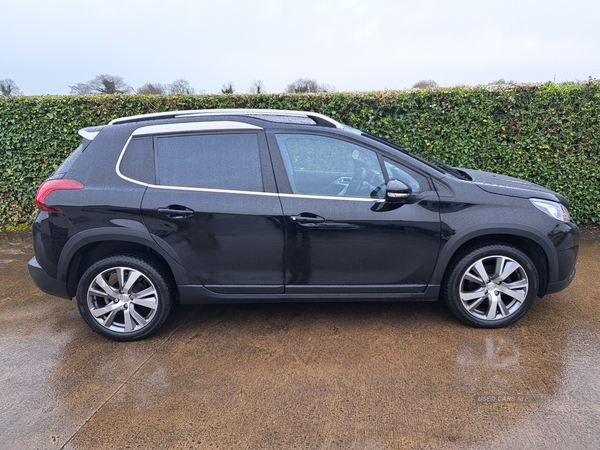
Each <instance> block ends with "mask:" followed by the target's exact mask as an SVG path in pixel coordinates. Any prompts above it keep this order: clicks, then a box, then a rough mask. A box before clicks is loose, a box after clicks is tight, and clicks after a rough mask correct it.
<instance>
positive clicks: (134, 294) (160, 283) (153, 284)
mask: <svg viewBox="0 0 600 450" xmlns="http://www.w3.org/2000/svg"><path fill="white" fill-rule="evenodd" d="M172 299H173V293H172V289H171V285H170V283H169V281H168V278H166V277H165V276H164V275H163V274H162V273H161V271H160V269H159V268H158V266H157V265H156V264H154V262H153V261H151V260H149V259H146V258H143V257H138V256H131V255H115V256H109V257H107V258H104V259H102V260H100V261H98V262H96V263H95V264H93V265H92V266H90V267H89V268H88V269H87V270H86V271H85V273H84V274H83V276H82V277H81V279H80V281H79V285H78V287H77V306H78V308H79V312H80V313H81V316H82V317H83V319H84V320H85V321H86V323H87V324H88V325H89V326H90V327H91V328H92V329H93V330H94V331H96V332H97V333H99V334H101V335H102V336H105V337H107V338H109V339H112V340H116V341H133V340H138V339H143V338H146V337H148V336H150V335H151V334H152V333H154V332H155V331H156V330H157V329H158V328H159V327H160V326H161V325H162V324H163V323H164V322H165V320H166V319H167V316H168V315H169V312H170V310H171V304H172Z"/></svg>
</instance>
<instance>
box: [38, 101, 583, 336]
mask: <svg viewBox="0 0 600 450" xmlns="http://www.w3.org/2000/svg"><path fill="white" fill-rule="evenodd" d="M79 134H80V135H81V136H82V138H83V141H82V144H81V145H80V146H79V147H78V148H77V149H76V150H75V151H74V152H73V153H72V154H71V155H70V156H69V157H68V158H67V159H66V160H65V161H64V163H63V164H62V165H61V166H60V167H59V168H58V169H57V170H56V172H55V173H54V174H53V175H52V176H51V177H50V178H48V179H47V180H46V181H44V183H42V185H41V186H40V188H39V190H38V193H37V195H36V204H37V207H38V208H39V214H38V216H37V218H36V219H35V222H34V224H33V242H34V249H35V257H34V258H32V259H31V261H30V262H29V271H30V273H31V276H32V277H33V279H34V281H35V282H36V283H37V285H38V286H39V287H40V289H41V290H42V291H44V292H46V293H48V294H51V295H55V296H58V297H64V298H67V299H70V298H72V297H74V296H76V297H77V304H78V307H79V310H80V312H81V315H82V316H83V318H84V319H85V321H86V322H87V323H88V324H89V325H90V326H91V327H92V329H94V330H95V331H96V332H98V333H100V334H102V335H103V336H106V337H108V338H111V339H115V340H135V339H141V338H144V337H147V336H149V335H150V334H151V333H153V332H155V331H156V330H157V329H158V328H159V327H160V326H161V325H162V324H163V323H164V321H165V320H166V319H167V316H168V315H169V312H170V311H171V309H172V307H173V305H174V304H175V303H176V302H179V303H181V304H184V305H185V304H199V303H226V302H265V301H274V302H286V301H350V300H358V301H364V300H374V301H385V300H436V299H438V298H440V297H441V298H442V299H443V301H444V302H445V303H446V305H447V306H448V308H449V309H450V310H451V311H452V312H453V313H454V314H455V315H456V316H457V317H458V318H459V319H460V320H462V321H464V322H466V323H468V324H470V325H473V326H477V327H501V326H505V325H508V324H511V323H513V322H515V321H516V320H518V319H519V318H520V317H521V316H523V314H525V312H526V311H527V310H528V309H529V308H530V306H531V304H532V303H533V301H534V299H535V297H536V296H539V297H542V296H544V295H545V294H551V293H554V292H557V291H560V290H562V289H564V288H566V287H567V286H568V285H569V283H570V282H571V280H572V279H573V277H574V275H575V263H576V260H577V251H578V242H579V229H578V228H577V226H576V225H575V224H574V223H573V222H572V220H571V218H570V216H569V212H568V209H567V208H568V202H567V200H566V199H565V198H564V197H562V196H561V195H559V194H557V193H556V192H553V191H550V190H548V189H545V188H543V187H541V186H538V185H536V184H533V183H529V182H526V181H522V180H519V179H516V178H511V177H507V176H503V175H498V174H493V173H486V172H479V171H475V170H467V169H457V168H454V167H448V166H445V165H443V164H441V163H437V162H430V161H425V160H423V159H421V158H419V157H417V156H415V155H414V154H411V153H410V152H408V151H407V150H405V149H404V148H402V147H401V146H399V145H397V144H394V143H392V142H389V141H387V140H384V139H382V138H379V137H376V136H373V135H371V134H369V133H365V132H361V131H359V130H356V129H353V128H350V127H348V126H344V125H342V124H340V123H338V122H336V121H335V120H333V119H331V118H328V117H326V116H323V115H320V114H316V113H312V112H298V111H276V110H199V111H176V112H169V113H157V114H148V115H142V116H134V117H125V118H121V119H116V120H113V121H112V122H110V123H109V124H108V125H105V126H99V127H92V128H85V129H83V130H81V131H80V132H79Z"/></svg>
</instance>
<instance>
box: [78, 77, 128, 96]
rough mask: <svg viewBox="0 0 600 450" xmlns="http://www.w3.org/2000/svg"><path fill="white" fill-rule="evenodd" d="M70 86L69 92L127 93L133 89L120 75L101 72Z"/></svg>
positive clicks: (81, 93) (79, 93) (80, 93)
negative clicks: (85, 80)
mask: <svg viewBox="0 0 600 450" xmlns="http://www.w3.org/2000/svg"><path fill="white" fill-rule="evenodd" d="M69 87H70V88H71V94H77V95H83V94H127V93H129V92H132V91H133V89H132V88H131V86H129V85H128V84H127V83H125V81H124V80H123V78H122V77H120V76H117V75H109V74H101V75H97V76H96V77H95V78H94V79H92V80H89V81H88V82H86V83H77V84H75V85H73V86H69Z"/></svg>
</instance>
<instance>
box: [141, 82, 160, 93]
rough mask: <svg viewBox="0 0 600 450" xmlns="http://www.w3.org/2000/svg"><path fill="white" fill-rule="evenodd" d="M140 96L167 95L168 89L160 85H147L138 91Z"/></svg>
mask: <svg viewBox="0 0 600 450" xmlns="http://www.w3.org/2000/svg"><path fill="white" fill-rule="evenodd" d="M137 93H138V94H166V93H167V88H166V87H165V86H163V85H162V84H160V83H146V84H143V85H142V86H140V87H139V88H138V89H137Z"/></svg>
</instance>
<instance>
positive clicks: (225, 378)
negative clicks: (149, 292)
mask: <svg viewBox="0 0 600 450" xmlns="http://www.w3.org/2000/svg"><path fill="white" fill-rule="evenodd" d="M32 253H33V251H32V248H31V244H30V237H29V235H28V234H26V233H0V286H1V288H2V289H1V291H0V367H1V372H0V377H1V382H0V448H3V449H34V448H40V449H54V448H65V449H88V448H94V449H98V448H106V449H114V448H187V449H189V448H199V449H201V448H210V449H216V448H224V449H229V448H273V449H284V448H326V449H329V448H331V449H365V448H366V449H383V448H457V449H458V448H461V449H463V448H502V449H503V448H506V449H509V448H510V449H513V448H561V447H562V448H569V449H572V448H600V425H599V424H600V350H599V349H600V289H599V286H600V285H599V282H598V280H600V264H598V260H599V256H600V239H599V238H583V239H582V242H581V250H580V259H579V263H578V274H577V276H576V278H575V281H574V282H573V284H572V285H571V286H570V287H569V288H568V289H567V290H565V291H563V292H561V293H558V294H554V295H551V296H548V297H546V298H544V299H537V301H536V303H535V304H534V306H533V307H532V309H531V310H530V311H529V312H528V313H527V315H526V316H525V317H524V318H523V319H522V320H521V321H519V322H518V323H517V324H515V325H513V326H511V327H509V328H504V329H499V330H480V329H474V328H469V327H467V326H464V325H462V324H461V323H459V322H458V321H456V320H455V319H454V318H453V317H452V316H451V315H450V314H449V313H448V312H447V311H446V310H445V309H444V308H443V307H442V306H441V305H439V304H436V303H423V304H419V303H376V304H373V303H354V304H353V303H342V304H340V303H330V304H327V303H320V304H318V303H310V304H278V305H217V306H201V307H181V308H179V309H178V310H177V311H176V312H175V314H174V315H173V316H171V318H170V319H169V321H168V322H167V324H166V325H165V326H164V327H163V328H162V329H161V331H160V332H159V333H158V335H156V336H155V337H153V338H150V339H148V340H145V341H142V342H133V343H115V342H111V341H107V340H105V339H103V338H102V337H100V336H98V335H97V334H95V333H93V332H92V331H91V330H90V329H89V328H88V327H87V326H86V325H85V323H84V322H83V320H82V319H81V318H80V317H79V314H78V311H77V307H76V304H75V302H69V301H67V300H61V299H59V298H53V297H50V296H47V295H45V294H43V293H41V292H40V291H39V290H38V289H37V288H36V287H35V285H34V284H33V282H32V281H31V279H30V278H29V275H28V273H27V267H26V263H27V261H28V259H29V258H30V257H31V255H32Z"/></svg>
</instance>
